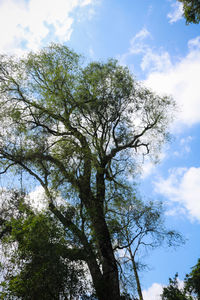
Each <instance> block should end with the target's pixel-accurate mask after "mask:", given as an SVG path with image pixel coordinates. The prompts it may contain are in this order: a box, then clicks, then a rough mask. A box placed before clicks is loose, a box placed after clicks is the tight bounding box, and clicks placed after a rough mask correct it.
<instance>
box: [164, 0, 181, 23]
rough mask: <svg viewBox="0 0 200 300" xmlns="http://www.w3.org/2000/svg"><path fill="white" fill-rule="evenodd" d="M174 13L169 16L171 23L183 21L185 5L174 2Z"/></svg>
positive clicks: (172, 6)
mask: <svg viewBox="0 0 200 300" xmlns="http://www.w3.org/2000/svg"><path fill="white" fill-rule="evenodd" d="M171 8H172V11H171V12H170V13H169V14H168V15H167V17H168V19H169V23H171V24H172V23H175V22H177V21H179V20H180V19H182V16H183V4H182V3H180V2H177V1H176V2H173V3H172V4H171Z"/></svg>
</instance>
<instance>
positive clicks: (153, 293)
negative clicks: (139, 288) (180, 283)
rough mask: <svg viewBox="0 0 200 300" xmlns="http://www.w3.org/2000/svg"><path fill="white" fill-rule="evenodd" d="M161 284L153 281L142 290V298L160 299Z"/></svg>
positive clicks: (145, 299) (147, 299) (148, 299)
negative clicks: (147, 287)
mask: <svg viewBox="0 0 200 300" xmlns="http://www.w3.org/2000/svg"><path fill="white" fill-rule="evenodd" d="M162 290H163V286H162V285H161V284H159V283H153V284H152V286H151V287H150V288H149V289H147V290H144V291H143V292H142V293H143V298H144V300H161V296H160V295H161V294H162Z"/></svg>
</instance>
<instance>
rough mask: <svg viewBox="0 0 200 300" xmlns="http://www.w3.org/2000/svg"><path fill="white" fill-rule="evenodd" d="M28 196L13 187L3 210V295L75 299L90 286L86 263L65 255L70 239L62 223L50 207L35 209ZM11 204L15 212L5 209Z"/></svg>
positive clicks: (24, 297)
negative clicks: (41, 210)
mask: <svg viewBox="0 0 200 300" xmlns="http://www.w3.org/2000/svg"><path fill="white" fill-rule="evenodd" d="M25 198H26V196H25V194H22V193H19V192H17V191H12V194H11V198H10V199H9V202H8V201H7V202H6V203H5V201H4V203H3V204H4V205H3V206H4V209H2V210H1V221H2V220H6V224H5V225H4V233H3V232H1V234H2V233H3V239H2V245H3V249H2V253H4V255H5V257H6V259H5V261H4V263H3V264H2V266H1V269H2V270H4V271H5V272H4V281H3V282H2V283H1V295H0V299H13V297H14V298H15V299H27V300H28V299H31V300H34V299H35V300H36V299H41V295H42V299H44V300H45V299H66V298H69V299H72V298H74V297H80V296H81V295H84V293H86V292H87V291H88V290H89V289H88V288H86V281H85V279H84V275H85V274H84V266H83V265H81V262H80V261H76V262H75V255H74V257H73V258H74V262H71V260H69V259H68V258H66V256H65V255H64V252H65V251H66V253H67V248H68V247H69V245H68V243H69V242H68V241H67V240H66V237H65V236H66V233H65V230H64V228H63V226H62V225H61V224H60V223H58V222H57V220H56V219H55V218H54V217H53V215H51V214H50V213H49V212H48V211H44V212H40V213H35V212H34V211H33V209H31V207H30V205H29V204H28V203H26V202H25ZM8 205H9V206H10V207H9V211H10V208H11V206H12V210H13V211H14V214H13V213H12V214H8V213H6V212H8V210H5V207H8ZM6 228H7V229H9V230H5V229H6ZM63 248H64V249H63ZM7 254H8V255H7ZM1 273H2V272H1ZM2 275H3V274H2ZM87 285H88V286H89V282H87ZM91 290H92V289H91Z"/></svg>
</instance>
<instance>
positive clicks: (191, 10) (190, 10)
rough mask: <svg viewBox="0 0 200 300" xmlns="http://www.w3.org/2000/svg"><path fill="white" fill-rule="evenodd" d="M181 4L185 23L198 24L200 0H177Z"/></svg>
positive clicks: (199, 19) (199, 20)
mask: <svg viewBox="0 0 200 300" xmlns="http://www.w3.org/2000/svg"><path fill="white" fill-rule="evenodd" d="M178 1H179V2H181V3H182V4H183V15H184V17H185V19H186V23H187V24H190V23H194V24H198V23H199V22H200V1H199V0H178Z"/></svg>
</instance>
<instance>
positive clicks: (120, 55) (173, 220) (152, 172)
mask: <svg viewBox="0 0 200 300" xmlns="http://www.w3.org/2000/svg"><path fill="white" fill-rule="evenodd" d="M0 28H1V30H0V53H6V54H15V55H22V54H24V53H26V52H27V51H36V50H38V49H40V48H42V47H44V46H46V45H48V44H49V43H50V42H59V43H63V44H65V45H67V46H69V47H71V48H73V49H74V50H75V51H76V52H78V53H81V54H83V55H84V56H85V57H86V60H87V61H88V62H89V61H93V60H100V61H106V60H107V59H108V58H116V59H118V60H119V63H120V64H122V65H124V66H128V67H129V68H130V70H131V72H132V73H133V74H134V76H135V77H136V78H137V79H138V80H139V81H141V82H143V84H145V85H146V86H148V87H149V88H151V89H152V90H154V91H155V92H156V93H158V94H161V95H164V94H165V95H170V96H172V97H173V98H174V99H175V101H176V102H177V107H178V108H177V112H176V113H175V119H174V122H173V124H171V127H170V131H171V134H172V138H171V142H170V143H168V144H167V145H165V146H164V147H163V150H162V152H161V153H160V163H159V164H157V165H154V164H153V163H152V162H151V161H150V160H146V161H144V163H143V165H142V168H143V172H142V173H141V176H140V178H139V180H138V181H139V182H140V186H139V188H140V191H141V193H142V195H144V197H145V195H148V197H149V198H151V199H153V200H154V199H156V200H161V201H163V203H164V206H165V209H166V212H165V218H166V224H167V226H169V227H172V228H174V229H176V230H177V231H179V232H181V233H182V234H183V236H184V237H185V238H186V243H185V245H183V246H181V247H179V248H178V249H176V250H175V249H168V248H166V247H165V248H160V249H157V250H154V251H153V252H151V253H149V255H148V256H147V257H145V263H147V264H148V266H149V268H148V270H147V271H144V272H142V273H141V274H140V275H141V283H142V288H143V292H144V299H145V300H159V299H160V297H159V294H160V293H161V291H162V286H164V285H166V284H167V283H168V278H169V277H173V276H174V274H175V273H176V272H178V273H179V278H180V282H181V280H183V279H184V276H185V274H186V273H188V272H190V270H191V267H192V266H194V265H195V264H196V263H197V259H198V258H199V257H200V242H199V230H200V198H199V195H200V159H199V158H200V154H199V149H200V134H199V132H200V93H199V88H200V86H199V78H200V25H193V24H192V25H186V24H185V20H184V19H183V18H182V7H181V5H180V3H179V2H177V1H176V0H159V1H158V0H140V1H136V0H56V1H53V0H0Z"/></svg>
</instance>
